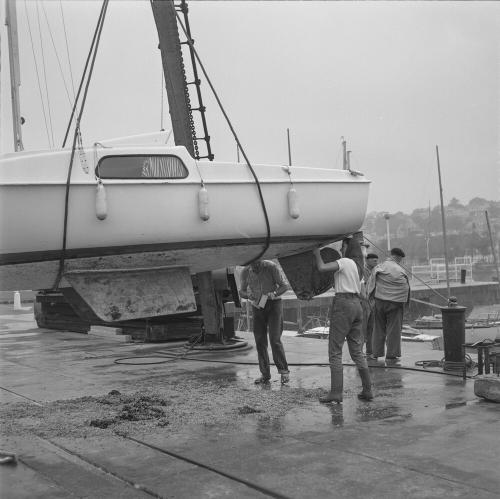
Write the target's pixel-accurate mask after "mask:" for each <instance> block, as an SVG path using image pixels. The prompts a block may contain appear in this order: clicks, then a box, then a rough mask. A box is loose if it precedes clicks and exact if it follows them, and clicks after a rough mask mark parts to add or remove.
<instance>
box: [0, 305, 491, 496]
mask: <svg viewBox="0 0 500 499" xmlns="http://www.w3.org/2000/svg"><path fill="white" fill-rule="evenodd" d="M237 334H238V336H239V337H241V338H243V339H244V340H247V341H248V345H249V346H248V347H246V348H239V349H234V350H227V351H220V350H219V351H211V352H207V351H202V352H195V351H190V352H188V353H187V354H185V357H186V358H182V359H181V358H180V359H177V360H175V361H172V362H168V363H161V364H152V363H151V362H154V361H155V360H158V358H161V357H159V356H160V355H163V354H164V353H165V352H167V353H168V352H169V351H170V352H176V351H178V350H176V348H179V347H180V346H182V344H181V343H177V344H165V343H161V344H151V343H148V344H139V343H123V342H119V341H116V340H115V339H112V338H110V339H108V338H102V337H96V336H89V335H84V334H80V333H71V332H61V331H50V330H45V329H38V328H37V327H36V323H35V322H34V319H33V315H32V313H31V312H29V311H20V312H15V311H13V310H12V308H11V307H10V306H7V305H1V306H0V351H1V371H0V373H1V374H0V381H1V382H0V386H1V389H0V400H1V402H2V407H3V408H5V407H14V406H15V404H18V403H21V402H22V403H24V404H33V405H34V406H37V407H44V406H47V405H50V404H51V403H53V402H54V401H60V400H71V399H76V398H79V397H84V396H103V395H105V394H107V393H109V392H110V391H111V390H119V391H120V392H122V393H127V392H130V391H135V390H138V389H140V387H141V386H144V387H149V386H152V385H153V386H155V385H157V386H161V385H168V384H172V385H174V384H175V383H180V381H181V380H183V379H185V378H186V377H190V379H191V378H192V379H194V380H196V379H199V380H204V381H209V382H210V383H212V384H214V383H215V384H216V383H220V386H221V392H222V391H223V390H225V392H224V393H229V394H231V393H234V394H235V398H236V396H238V397H240V400H241V397H247V398H248V401H249V402H248V403H249V405H251V406H252V407H255V400H258V399H259V397H262V399H264V398H265V399H266V400H269V399H273V398H274V397H276V399H278V398H279V397H286V396H287V395H288V394H291V393H295V392H297V393H299V392H300V394H302V395H304V396H305V397H306V398H305V399H302V401H301V403H297V404H295V405H294V404H290V405H287V406H286V408H285V410H284V411H282V412H281V413H279V414H277V412H276V411H275V412H273V411H271V410H269V411H268V410H267V409H266V407H267V406H265V405H262V406H261V409H260V410H259V411H255V412H252V411H249V413H248V414H245V415H243V416H242V415H239V416H237V417H236V416H234V417H232V418H231V420H226V421H224V417H226V415H227V414H229V413H224V412H221V413H220V414H219V413H217V414H215V413H214V415H213V418H212V419H210V418H207V417H206V416H205V417H204V419H202V418H201V417H200V423H199V424H197V423H193V422H192V421H191V420H189V421H187V420H186V424H185V425H180V426H179V425H177V426H175V427H173V428H171V427H166V428H163V429H162V428H156V429H154V430H151V431H148V432H144V431H142V432H137V433H136V434H134V433H133V432H132V433H131V432H130V431H129V432H128V433H127V434H126V435H125V434H120V433H119V432H116V431H112V430H109V429H107V430H101V431H100V433H99V432H98V433H93V434H89V435H84V436H72V435H64V434H61V435H60V436H47V435H44V434H37V433H36V431H34V432H27V431H18V432H16V431H12V429H10V430H9V431H8V432H2V433H3V435H4V437H3V442H2V450H3V451H8V452H14V453H16V455H17V458H18V462H17V464H16V465H2V466H0V484H1V485H0V487H1V489H0V492H1V494H0V495H1V497H6V498H23V497H30V498H33V497H40V498H59V497H93V498H95V497H103V498H104V497H120V498H122V497H124V498H125V497H131V498H132V497H176V498H197V497H228V498H229V497H231V498H234V497H237V498H240V497H241V498H247V497H248V498H253V497H255V498H258V497H290V498H291V497H293V498H303V497H304V498H305V497H314V498H322V497H350V498H352V497H374V498H378V497H380V498H400V497H407V498H427V497H428V498H431V497H432V498H436V497H446V498H449V497H456V498H460V497H464V498H465V497H467V498H468V497H470V496H471V495H473V496H475V497H477V498H490V497H491V498H493V497H498V490H500V474H499V472H498V471H499V462H500V437H499V436H498V435H500V417H499V416H500V405H499V404H494V403H491V402H487V401H485V400H482V399H478V398H477V397H476V396H475V395H474V389H473V388H474V387H473V380H472V379H467V380H465V381H464V380H463V379H462V378H461V376H460V375H458V376H456V375H450V374H443V372H442V370H441V369H440V368H429V369H427V370H424V369H423V368H421V367H418V366H417V365H416V363H417V362H418V361H422V360H434V361H439V360H441V358H442V357H443V352H442V351H439V350H433V349H432V346H431V343H405V342H404V343H403V346H402V350H403V354H402V360H401V362H400V365H396V366H395V365H391V366H386V365H385V363H384V362H383V359H382V362H374V363H372V365H371V373H372V378H373V383H374V386H375V390H374V391H375V399H374V400H373V402H371V403H366V402H362V401H359V400H358V399H357V397H356V394H357V392H358V391H359V389H360V380H359V376H358V375H357V372H356V369H355V368H354V367H352V366H351V365H350V364H351V361H350V358H349V355H348V353H347V351H346V352H344V362H345V363H346V365H345V367H344V374H345V387H344V391H345V393H344V403H343V404H341V405H337V404H326V405H322V404H320V403H319V402H318V401H317V394H320V393H321V392H322V390H321V389H322V388H326V387H327V386H328V383H329V370H328V367H327V366H325V365H324V364H326V362H327V340H322V339H313V338H301V337H291V336H284V337H283V342H284V345H285V350H286V353H287V357H288V361H289V363H290V364H291V369H290V370H291V381H290V386H281V385H280V383H279V378H278V375H277V374H276V373H275V372H273V381H272V383H270V385H268V386H267V387H264V388H262V387H258V386H255V385H254V384H253V379H254V378H255V377H257V376H258V374H259V373H258V368H257V366H256V365H255V364H254V363H255V361H256V352H255V349H254V348H253V347H252V345H253V340H252V336H251V334H249V333H246V332H241V333H237ZM155 356H157V357H155ZM125 357H127V358H128V357H131V358H132V359H129V360H128V361H127V360H125V361H123V362H124V363H119V364H117V363H116V362H115V361H116V360H117V359H119V358H125ZM140 357H142V358H140ZM214 361H219V362H218V363H216V362H214ZM220 361H224V362H232V363H220ZM127 362H129V363H127ZM321 364H323V365H321ZM245 394H246V395H245ZM283 400H287V403H289V401H290V400H291V399H290V398H289V399H285V398H283ZM231 403H232V400H231V398H229V399H227V404H228V405H230V404H231ZM197 411H200V413H201V407H196V401H195V402H194V403H193V406H192V412H193V413H194V414H196V412H197ZM221 414H222V416H221ZM4 423H5V422H4ZM10 423H12V422H10ZM2 426H4V424H2ZM10 428H12V425H10Z"/></svg>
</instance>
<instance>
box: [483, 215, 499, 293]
mask: <svg viewBox="0 0 500 499" xmlns="http://www.w3.org/2000/svg"><path fill="white" fill-rule="evenodd" d="M484 213H485V215H486V225H487V226H488V234H489V236H490V243H491V252H492V254H493V262H494V263H495V269H496V271H497V279H498V286H500V270H499V269H498V261H497V252H496V251H495V245H494V244H493V236H492V235H491V227H490V218H489V216H488V211H485V212H484Z"/></svg>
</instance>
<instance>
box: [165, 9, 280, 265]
mask: <svg viewBox="0 0 500 499" xmlns="http://www.w3.org/2000/svg"><path fill="white" fill-rule="evenodd" d="M175 15H176V17H177V22H178V23H179V25H180V26H181V28H182V31H183V32H184V35H185V36H186V39H187V42H188V44H189V46H190V47H191V49H192V50H193V53H194V55H195V57H196V60H197V61H198V64H199V65H200V67H201V70H202V71H203V74H204V75H205V78H206V80H207V83H208V85H209V86H210V89H211V90H212V93H213V94H214V97H215V100H216V101H217V104H218V105H219V108H220V110H221V111H222V114H223V115H224V118H225V119H226V123H227V124H228V126H229V129H230V130H231V133H232V134H233V137H234V139H235V140H236V143H237V144H238V147H239V149H240V151H241V153H242V154H243V157H244V158H245V161H246V163H247V166H248V168H249V169H250V172H251V173H252V176H253V178H254V179H255V184H256V186H257V190H258V193H259V198H260V203H261V206H262V211H263V213H264V219H265V222H266V239H265V243H264V247H263V248H262V249H261V251H260V252H259V254H258V255H257V256H255V257H254V258H251V259H250V260H248V261H247V262H246V263H244V264H243V265H249V264H250V263H252V262H255V261H256V260H259V259H260V258H261V257H262V255H263V254H264V253H265V252H266V251H267V249H268V248H269V244H270V242H271V226H270V223H269V216H268V214H267V209H266V203H265V201H264V195H263V194H262V188H261V185H260V182H259V179H258V177H257V174H256V173H255V170H254V169H253V167H252V165H251V164H250V160H249V159H248V157H247V155H246V153H245V151H244V149H243V146H242V145H241V142H240V140H239V138H238V135H237V134H236V132H235V130H234V128H233V125H232V123H231V120H230V119H229V117H228V115H227V113H226V111H225V109H224V106H223V105H222V102H221V100H220V98H219V95H218V94H217V91H216V90H215V88H214V86H213V85H212V81H211V80H210V78H209V76H208V74H207V71H206V70H205V66H204V65H203V63H202V62H201V59H200V56H199V55H198V51H197V50H196V49H195V47H194V44H193V41H192V40H191V38H190V37H189V36H188V33H187V31H186V28H185V27H184V24H183V23H182V20H181V18H180V16H179V14H178V13H177V11H176V12H175Z"/></svg>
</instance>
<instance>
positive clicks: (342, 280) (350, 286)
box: [334, 258, 361, 294]
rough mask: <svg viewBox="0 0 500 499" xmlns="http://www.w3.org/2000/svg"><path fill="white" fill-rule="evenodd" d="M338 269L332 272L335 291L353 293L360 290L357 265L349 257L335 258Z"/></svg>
mask: <svg viewBox="0 0 500 499" xmlns="http://www.w3.org/2000/svg"><path fill="white" fill-rule="evenodd" d="M337 263H338V264H339V270H337V272H335V274H334V284H335V293H355V294H359V293H360V292H361V284H360V281H359V273H358V266H357V265H356V263H355V262H354V260H351V259H350V258H340V259H339V260H337Z"/></svg>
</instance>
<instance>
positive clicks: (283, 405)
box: [0, 376, 318, 438]
mask: <svg viewBox="0 0 500 499" xmlns="http://www.w3.org/2000/svg"><path fill="white" fill-rule="evenodd" d="M154 384H155V389H144V388H143V387H142V386H140V385H138V386H134V385H133V384H132V383H131V385H130V386H131V388H132V389H133V391H130V392H127V393H125V392H124V390H123V389H121V390H120V391H119V390H111V391H108V393H107V394H105V395H101V396H97V397H90V396H86V397H81V398H77V399H69V400H58V401H55V402H47V403H45V404H43V405H42V406H36V405H33V404H30V403H27V402H20V403H16V404H8V405H6V406H3V407H1V408H0V419H1V420H2V421H3V427H2V432H1V433H3V434H5V435H9V434H10V435H16V434H23V433H26V432H31V433H34V434H37V435H40V436H44V437H46V438H50V437H64V436H74V437H78V436H83V437H87V436H91V435H92V434H96V433H97V434H98V432H102V431H103V430H105V431H114V432H115V433H124V434H129V433H131V432H148V431H154V429H155V428H156V429H157V430H160V429H165V430H166V431H176V430H178V429H181V428H183V427H185V426H186V425H190V424H194V425H211V424H216V423H220V422H224V423H225V424H238V419H239V418H242V417H248V416H249V415H254V416H255V417H257V418H260V419H261V418H264V419H266V420H269V419H274V418H280V417H283V416H284V415H285V414H286V413H287V412H288V411H289V410H290V409H292V408H296V407H297V406H300V405H304V404H307V403H310V402H312V401H314V402H315V401H316V398H317V396H318V392H317V390H314V389H313V390H311V389H303V388H294V387H289V386H288V387H286V388H283V387H281V386H280V385H277V386H272V383H271V386H270V387H268V388H267V389H260V388H254V387H253V385H252V386H251V388H249V387H248V386H244V385H238V384H237V385H235V384H234V381H233V380H230V379H223V378H221V377H220V376H217V377H214V378H212V379H210V378H206V377H200V376H186V377H184V378H182V379H179V378H178V379H176V380H175V382H172V380H171V379H170V380H164V381H160V380H159V379H158V378H157V377H156V378H155V380H154ZM161 431H163V430H161Z"/></svg>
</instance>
